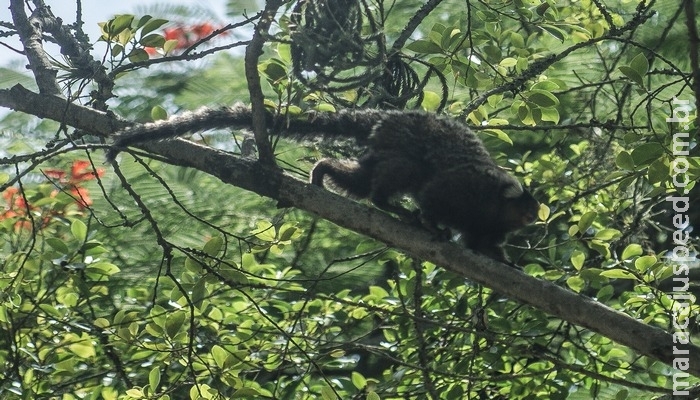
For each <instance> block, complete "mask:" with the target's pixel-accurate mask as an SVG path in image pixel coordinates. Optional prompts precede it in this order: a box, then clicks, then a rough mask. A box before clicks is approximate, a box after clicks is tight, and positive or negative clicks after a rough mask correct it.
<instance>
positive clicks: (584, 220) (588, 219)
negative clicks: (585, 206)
mask: <svg viewBox="0 0 700 400" xmlns="http://www.w3.org/2000/svg"><path fill="white" fill-rule="evenodd" d="M597 216H598V213H596V212H595V211H589V212H587V213H585V214H583V215H582V216H581V219H580V220H579V221H578V230H579V232H581V233H584V232H586V231H587V230H588V228H590V227H591V224H593V221H595V219H596V217H597Z"/></svg>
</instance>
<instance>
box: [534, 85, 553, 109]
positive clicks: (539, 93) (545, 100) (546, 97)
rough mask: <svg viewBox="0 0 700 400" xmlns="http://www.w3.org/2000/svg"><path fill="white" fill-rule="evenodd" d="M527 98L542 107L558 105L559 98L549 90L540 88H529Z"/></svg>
mask: <svg viewBox="0 0 700 400" xmlns="http://www.w3.org/2000/svg"><path fill="white" fill-rule="evenodd" d="M526 96H527V99H528V100H529V101H531V102H532V103H535V104H536V105H537V106H539V107H542V108H548V107H555V106H558V105H559V99H557V96H555V95H553V94H552V93H551V92H548V91H546V90H541V89H534V90H530V91H529V92H528V93H527V94H526Z"/></svg>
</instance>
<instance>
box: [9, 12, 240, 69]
mask: <svg viewBox="0 0 700 400" xmlns="http://www.w3.org/2000/svg"><path fill="white" fill-rule="evenodd" d="M45 3H46V4H47V5H48V6H50V7H51V11H53V13H54V15H56V16H57V17H61V18H62V19H63V21H64V23H66V24H70V23H73V22H75V9H76V5H75V3H76V2H75V0H46V1H45ZM164 3H165V4H175V5H184V4H194V5H198V6H200V7H205V8H209V9H211V10H213V11H215V12H216V13H217V14H218V15H219V16H221V18H222V19H224V17H223V16H224V9H225V3H226V1H225V0H117V1H103V0H83V1H82V4H83V21H84V22H85V25H84V28H83V29H84V30H85V33H87V35H88V36H89V37H90V40H91V41H92V42H93V43H94V42H95V41H96V40H97V38H98V37H99V27H98V26H97V23H98V22H104V21H107V20H108V19H109V18H111V17H112V16H114V15H116V14H133V13H134V12H135V11H136V9H137V7H139V6H148V5H154V4H164ZM5 4H6V5H5V6H3V7H0V21H3V22H11V21H12V16H11V14H10V10H9V8H8V6H7V4H8V3H5ZM0 41H2V42H3V43H9V44H11V45H12V46H15V47H16V48H19V49H21V45H20V44H19V42H18V41H9V40H7V39H5V38H2V39H0ZM21 59H22V57H21V56H20V55H17V53H15V52H12V51H10V50H9V49H7V48H6V47H5V46H0V66H1V65H7V64H8V63H10V62H11V61H16V60H21Z"/></svg>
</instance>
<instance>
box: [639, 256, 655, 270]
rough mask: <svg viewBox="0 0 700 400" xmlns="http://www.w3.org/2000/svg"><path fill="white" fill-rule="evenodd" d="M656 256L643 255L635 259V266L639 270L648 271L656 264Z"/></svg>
mask: <svg viewBox="0 0 700 400" xmlns="http://www.w3.org/2000/svg"><path fill="white" fill-rule="evenodd" d="M656 261H657V260H656V256H643V257H639V258H638V259H636V260H634V267H635V268H636V269H637V271H639V272H642V273H644V272H647V271H648V270H650V269H651V268H652V267H653V266H654V264H656Z"/></svg>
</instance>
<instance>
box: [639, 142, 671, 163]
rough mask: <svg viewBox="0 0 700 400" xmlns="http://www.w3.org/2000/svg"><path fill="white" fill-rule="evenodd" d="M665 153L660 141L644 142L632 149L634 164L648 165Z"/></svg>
mask: <svg viewBox="0 0 700 400" xmlns="http://www.w3.org/2000/svg"><path fill="white" fill-rule="evenodd" d="M663 154H664V148H663V146H661V144H659V143H644V144H642V145H639V146H638V147H637V148H635V149H634V150H632V159H633V160H634V164H635V165H637V166H639V165H646V164H648V163H650V162H651V161H654V160H657V159H658V158H659V157H661V156H662V155H663Z"/></svg>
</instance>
